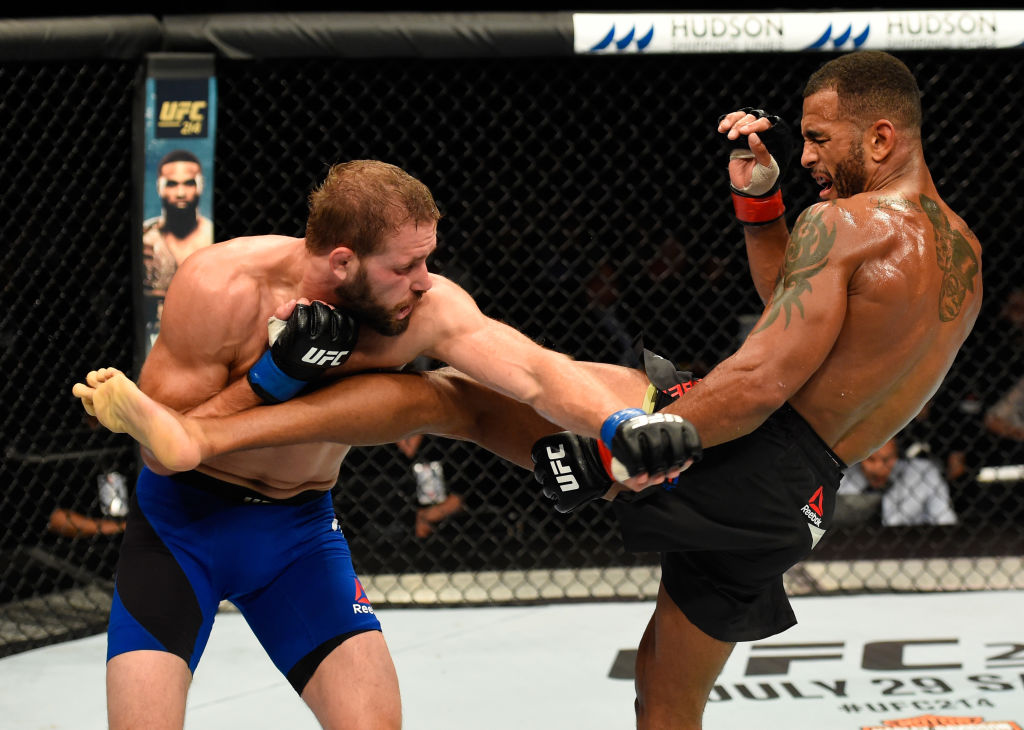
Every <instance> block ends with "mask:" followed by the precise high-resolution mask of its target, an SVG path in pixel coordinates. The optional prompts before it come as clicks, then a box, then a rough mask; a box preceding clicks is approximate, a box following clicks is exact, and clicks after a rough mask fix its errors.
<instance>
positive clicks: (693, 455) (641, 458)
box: [601, 408, 703, 482]
mask: <svg viewBox="0 0 1024 730" xmlns="http://www.w3.org/2000/svg"><path fill="white" fill-rule="evenodd" d="M601 441H602V443H603V444H604V445H605V447H607V449H608V451H609V452H610V456H611V458H610V461H609V465H608V472H609V473H610V474H611V475H612V477H613V478H614V479H615V480H616V481H620V482H624V481H626V480H627V479H629V478H630V477H633V476H636V475H637V474H645V473H646V474H664V473H666V472H668V471H670V470H672V469H685V468H687V467H688V466H690V464H692V463H694V462H696V461H698V460H699V459H700V457H701V455H702V454H703V449H702V447H701V443H700V435H699V434H698V433H697V429H696V428H695V427H694V425H693V424H692V423H690V422H689V421H687V420H686V419H685V418H682V417H680V416H676V415H673V414H671V413H654V414H650V415H649V414H647V413H644V412H643V411H642V410H640V409H639V408H625V409H623V410H621V411H616V412H615V413H613V414H612V415H610V416H608V418H607V419H605V422H604V424H603V425H602V426H601Z"/></svg>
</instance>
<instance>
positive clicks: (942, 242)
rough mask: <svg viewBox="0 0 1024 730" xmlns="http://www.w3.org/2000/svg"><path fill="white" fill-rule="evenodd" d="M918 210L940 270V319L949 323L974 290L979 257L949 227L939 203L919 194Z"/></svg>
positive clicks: (962, 236)
mask: <svg viewBox="0 0 1024 730" xmlns="http://www.w3.org/2000/svg"><path fill="white" fill-rule="evenodd" d="M921 207H922V208H923V209H924V212H925V215H927V216H928V220H929V221H931V224H932V230H933V231H934V232H935V255H936V258H937V259H938V262H939V269H940V270H941V271H942V288H941V290H940V291H939V319H940V320H942V321H943V322H950V321H952V320H954V319H956V318H957V315H959V314H960V310H961V309H962V308H963V305H964V300H966V299H967V293H968V292H973V291H974V280H975V278H976V277H977V276H978V269H979V267H978V257H977V255H975V253H974V249H973V248H971V244H970V243H968V242H967V239H966V238H965V237H964V234H963V233H961V232H960V231H957V230H954V229H953V227H952V226H950V225H949V219H948V218H947V217H946V214H945V213H943V212H942V209H941V208H940V207H939V204H938V203H936V202H935V201H934V200H932V199H931V198H929V197H927V196H925V195H922V196H921Z"/></svg>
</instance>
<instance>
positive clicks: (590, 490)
mask: <svg viewBox="0 0 1024 730" xmlns="http://www.w3.org/2000/svg"><path fill="white" fill-rule="evenodd" d="M531 456H532V457H533V463H534V470H533V477H534V479H536V480H537V481H538V482H540V484H541V491H542V492H543V493H544V496H545V497H547V498H548V499H550V500H552V501H553V502H554V503H555V509H556V510H558V511H559V512H563V513H564V512H572V511H573V510H574V509H576V508H577V507H579V506H580V505H583V504H586V503H587V502H591V501H593V500H595V499H600V498H601V497H603V496H604V494H605V492H607V491H608V489H609V488H610V487H611V486H612V481H613V480H612V478H611V477H610V476H609V475H608V472H607V471H606V470H605V467H604V464H603V463H602V462H601V456H600V453H599V452H598V442H597V441H596V440H595V439H592V438H584V437H583V436H577V435H576V434H574V433H571V432H569V431H562V432H561V433H555V434H551V435H550V436H545V437H544V438H542V439H540V440H539V441H537V443H535V444H534V445H533V449H532V450H531Z"/></svg>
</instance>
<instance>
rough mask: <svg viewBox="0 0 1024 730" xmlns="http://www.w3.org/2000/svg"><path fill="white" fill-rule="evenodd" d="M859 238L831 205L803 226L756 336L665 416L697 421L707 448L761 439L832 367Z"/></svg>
mask: <svg viewBox="0 0 1024 730" xmlns="http://www.w3.org/2000/svg"><path fill="white" fill-rule="evenodd" d="M854 233H855V232H854V231H852V230H850V228H849V227H848V226H847V225H845V224H843V223H842V221H841V220H840V219H839V215H837V210H836V208H835V207H834V206H831V205H828V204H819V205H815V206H812V207H811V208H808V209H807V210H806V211H804V213H803V214H802V215H801V216H800V218H799V219H798V220H797V222H796V225H795V226H794V229H793V233H792V235H791V236H790V239H789V243H788V245H787V247H786V251H785V263H784V265H783V266H782V270H781V277H780V278H779V280H778V284H777V285H776V287H775V289H774V291H773V293H772V296H771V299H770V300H769V302H768V306H767V307H765V310H764V312H763V313H762V315H761V318H760V319H759V320H758V323H757V325H756V326H755V327H754V330H753V332H752V333H751V334H750V336H749V337H748V338H747V340H746V341H745V342H744V343H743V345H742V346H741V347H740V348H739V350H737V351H736V352H735V353H734V354H733V355H732V356H731V357H729V358H727V359H726V360H724V361H722V362H721V363H720V364H719V365H718V366H717V367H715V368H714V369H713V370H712V371H711V372H710V373H709V374H708V375H707V377H705V378H704V379H703V380H702V381H701V382H700V383H698V384H697V385H696V386H694V388H693V389H692V390H691V391H690V392H689V394H688V395H687V397H685V398H680V399H678V400H677V401H675V402H674V403H673V404H671V405H670V406H668V407H667V408H666V409H665V411H666V412H669V413H675V414H677V415H680V416H682V417H683V418H686V419H688V420H689V421H691V422H692V423H693V424H694V425H695V426H696V427H697V430H698V431H699V432H700V435H701V440H702V441H703V443H704V445H705V446H714V445H715V444H719V443H722V442H724V441H730V440H732V439H735V438H739V437H740V436H743V435H745V434H747V433H750V432H751V431H753V430H754V429H755V428H757V427H758V426H759V425H761V423H763V422H764V421H765V419H767V417H768V416H769V415H771V414H772V413H773V412H774V411H775V410H777V409H778V408H779V407H780V406H781V405H782V404H783V403H785V402H786V401H787V400H789V398H791V397H792V396H793V395H794V394H795V393H796V392H797V391H798V390H799V389H800V388H801V387H802V386H803V385H804V383H806V382H807V380H808V379H809V378H810V377H811V376H812V375H813V374H814V372H815V371H816V370H817V369H818V368H819V367H820V366H821V364H822V362H824V360H825V358H826V357H827V356H828V354H829V352H830V351H831V350H832V347H833V345H834V344H835V341H836V339H837V337H838V336H839V331H840V329H841V327H842V324H843V319H844V317H845V315H846V296H847V284H848V282H849V278H850V275H851V272H852V267H853V266H854V264H855V262H854V260H853V259H854V257H853V256H851V255H850V251H852V250H855V248H854V246H853V245H852V243H853V242H852V240H851V237H852V235H853V234H854Z"/></svg>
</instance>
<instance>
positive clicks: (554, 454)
mask: <svg viewBox="0 0 1024 730" xmlns="http://www.w3.org/2000/svg"><path fill="white" fill-rule="evenodd" d="M547 455H548V463H550V464H551V471H552V472H553V473H554V475H555V481H556V482H558V488H559V489H561V490H562V491H563V492H571V491H572V490H574V489H579V488H580V484H579V482H577V481H576V477H574V476H573V475H572V469H571V468H569V467H568V466H567V465H566V464H563V463H562V462H561V459H564V458H565V447H564V446H561V445H560V446H559V447H558V448H557V449H556V448H554V447H552V446H548V448H547Z"/></svg>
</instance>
